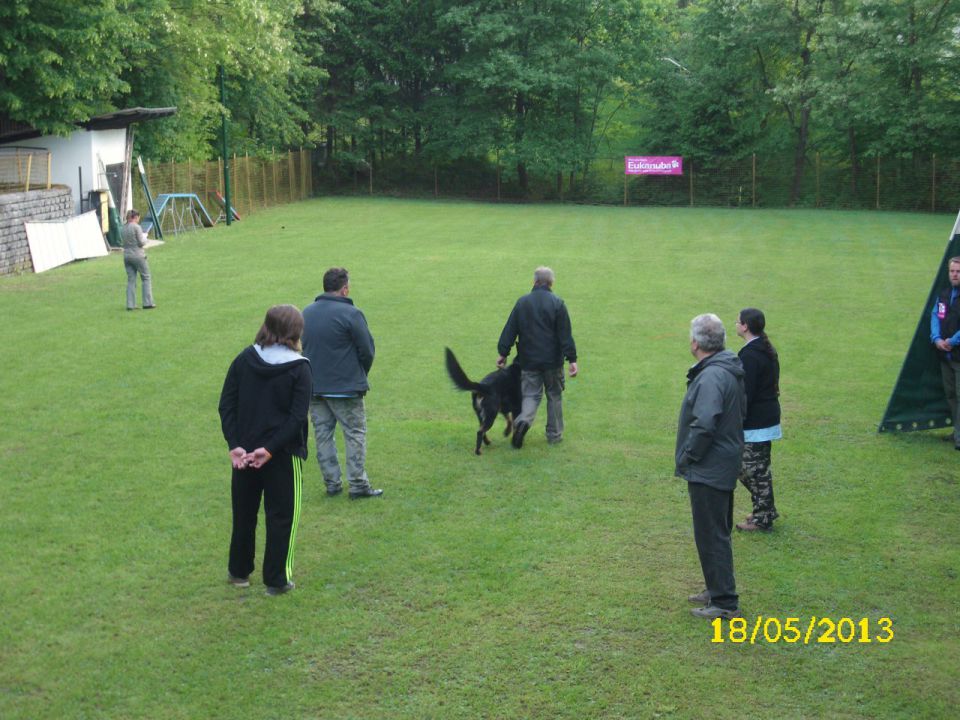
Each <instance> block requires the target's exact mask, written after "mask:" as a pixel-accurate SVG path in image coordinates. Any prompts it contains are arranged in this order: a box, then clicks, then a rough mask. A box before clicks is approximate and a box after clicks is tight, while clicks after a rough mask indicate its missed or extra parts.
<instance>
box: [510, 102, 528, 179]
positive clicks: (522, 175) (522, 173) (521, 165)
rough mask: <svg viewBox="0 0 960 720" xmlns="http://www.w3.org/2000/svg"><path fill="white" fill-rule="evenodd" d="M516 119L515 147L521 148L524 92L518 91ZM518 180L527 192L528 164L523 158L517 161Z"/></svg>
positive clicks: (525, 110) (514, 131)
mask: <svg viewBox="0 0 960 720" xmlns="http://www.w3.org/2000/svg"><path fill="white" fill-rule="evenodd" d="M513 109H514V120H515V122H516V125H515V126H514V129H513V139H514V141H515V149H516V150H519V149H520V145H521V143H522V142H523V131H524V127H523V124H524V116H525V115H526V112H527V107H526V102H525V101H524V98H523V93H517V97H516V100H515V102H514V106H513ZM517 182H518V183H519V184H520V192H521V193H522V194H523V195H526V194H527V165H526V163H525V162H523V161H522V160H518V161H517Z"/></svg>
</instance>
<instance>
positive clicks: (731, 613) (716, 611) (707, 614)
mask: <svg viewBox="0 0 960 720" xmlns="http://www.w3.org/2000/svg"><path fill="white" fill-rule="evenodd" d="M690 613H691V614H692V615H696V616H697V617H702V618H706V619H707V620H715V619H716V618H723V619H724V620H730V619H731V618H737V617H740V608H737V609H736V610H724V609H723V608H721V607H717V606H716V605H707V606H706V607H700V608H692V609H691V610H690Z"/></svg>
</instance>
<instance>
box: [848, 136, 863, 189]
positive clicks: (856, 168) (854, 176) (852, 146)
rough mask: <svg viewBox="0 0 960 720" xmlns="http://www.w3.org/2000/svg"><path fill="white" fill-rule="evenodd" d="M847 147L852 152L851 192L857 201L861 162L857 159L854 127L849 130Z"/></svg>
mask: <svg viewBox="0 0 960 720" xmlns="http://www.w3.org/2000/svg"><path fill="white" fill-rule="evenodd" d="M847 147H848V148H849V151H850V192H851V193H853V198H854V199H856V197H857V186H858V185H859V184H860V161H859V159H858V158H857V134H856V132H855V131H854V129H853V128H852V127H851V128H848V129H847Z"/></svg>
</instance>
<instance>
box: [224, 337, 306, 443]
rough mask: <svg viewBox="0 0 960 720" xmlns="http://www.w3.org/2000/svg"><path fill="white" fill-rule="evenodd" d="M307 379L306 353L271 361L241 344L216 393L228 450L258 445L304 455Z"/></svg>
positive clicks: (253, 349) (251, 347)
mask: <svg viewBox="0 0 960 720" xmlns="http://www.w3.org/2000/svg"><path fill="white" fill-rule="evenodd" d="M310 382H311V379H310V363H309V362H308V361H307V359H306V358H299V359H297V360H293V361H291V362H287V363H280V364H278V365H271V364H270V363H266V362H264V361H263V360H262V359H261V357H260V355H259V354H258V353H257V351H256V349H255V348H254V347H253V346H252V345H251V346H249V347H247V348H245V349H244V350H243V352H241V353H240V354H239V355H237V357H236V358H235V359H234V361H233V362H232V363H231V364H230V369H229V370H228V371H227V377H226V380H224V382H223V391H222V392H221V393H220V424H221V426H222V428H223V437H224V439H226V441H227V445H228V446H229V447H230V449H231V450H232V449H233V448H235V447H242V448H243V449H244V450H246V451H247V452H252V451H253V450H256V449H257V448H260V447H262V448H266V449H267V451H268V452H269V453H270V454H271V455H277V454H278V453H287V454H289V455H296V456H298V457H301V458H304V459H306V457H307V411H308V410H309V409H310Z"/></svg>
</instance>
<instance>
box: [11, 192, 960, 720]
mask: <svg viewBox="0 0 960 720" xmlns="http://www.w3.org/2000/svg"><path fill="white" fill-rule="evenodd" d="M952 224H953V218H952V217H949V216H929V215H900V214H886V213H883V214H881V213H841V212H805V211H724V210H686V209H670V210H649V209H641V208H629V209H624V208H610V207H571V206H550V207H547V206H532V207H531V206H507V205H482V204H470V203H454V202H450V203H432V202H406V201H391V200H358V199H337V200H317V201H311V202H305V203H300V204H297V205H291V206H287V207H285V208H281V209H277V210H272V211H265V212H263V213H261V214H258V215H255V216H252V217H251V218H249V219H244V220H243V221H242V222H240V223H237V224H235V225H234V226H233V227H232V228H229V229H228V228H217V229H213V230H205V231H202V232H197V233H192V234H188V235H183V236H180V237H176V238H172V239H170V240H169V241H168V242H167V243H166V245H165V246H163V247H161V248H157V249H155V250H153V251H151V253H150V263H151V266H152V270H153V273H154V277H155V284H154V292H155V296H156V301H157V303H158V305H159V309H158V310H156V311H153V312H143V311H139V312H133V313H128V312H125V310H124V284H125V276H124V271H123V267H122V259H121V258H120V257H119V256H111V257H109V258H104V259H99V260H93V261H87V262H83V263H77V264H73V265H70V266H67V267H63V268H59V269H56V270H53V271H50V272H48V273H44V274H42V275H38V276H33V275H25V276H21V277H13V278H5V279H0V314H2V317H3V318H4V321H3V326H4V336H5V337H4V342H3V345H2V349H0V360H2V362H0V366H2V375H0V423H2V429H3V431H2V433H0V498H2V500H0V503H2V504H0V507H2V521H0V558H2V563H0V608H2V617H0V718H3V719H4V720H13V719H15V718H16V719H19V718H24V719H26V718H30V719H33V718H110V719H113V718H149V719H151V720H154V719H167V718H183V719H188V718H191V719H192V718H277V719H280V718H344V719H347V718H403V719H411V720H412V719H419V718H438V719H447V718H465V719H466V718H470V719H472V718H550V719H552V718H570V719H581V718H652V717H665V718H697V717H711V718H742V717H763V716H766V717H777V718H937V717H943V718H947V717H955V716H956V713H957V706H958V704H960V691H958V687H957V667H958V665H960V641H958V633H960V604H958V601H957V598H958V597H960V582H958V577H957V572H958V565H960V562H958V561H960V552H958V545H960V543H958V540H960V533H958V523H957V517H958V512H960V500H958V494H960V493H958V490H960V488H958V483H957V480H958V471H957V468H958V459H960V458H958V457H957V456H958V453H956V452H954V451H953V449H952V447H951V446H950V445H949V444H948V443H943V442H940V441H939V439H938V435H939V434H940V433H942V431H939V433H930V432H927V433H912V434H907V435H901V436H891V435H882V436H880V435H877V434H876V432H875V430H876V426H877V424H878V423H879V421H880V418H881V416H882V414H883V410H884V408H885V406H886V403H887V400H888V397H889V393H890V390H891V388H892V387H893V383H894V381H895V379H896V375H897V372H898V370H899V368H900V363H901V361H902V358H903V356H904V353H905V351H906V349H907V345H908V344H909V341H910V338H911V337H912V334H913V331H914V329H915V327H916V323H917V319H918V317H919V315H920V312H921V310H922V307H921V306H922V304H923V303H924V301H925V299H926V295H927V292H928V290H929V287H930V282H931V280H932V278H933V275H934V273H935V272H936V269H937V267H938V263H939V261H940V258H941V255H942V252H943V247H944V243H945V242H946V240H947V237H948V234H949V232H950V228H951V227H952ZM539 264H549V265H551V266H552V267H553V268H554V270H555V271H556V273H557V285H556V291H557V293H558V294H559V295H560V296H561V297H563V298H564V299H565V300H566V302H567V305H568V307H569V309H570V313H571V318H572V321H573V330H574V335H575V337H576V340H577V344H578V347H579V351H580V367H581V375H580V377H578V378H576V379H575V380H573V381H570V382H568V385H567V393H566V395H565V401H564V406H565V417H566V422H567V433H566V437H565V441H564V443H563V444H562V445H559V446H557V447H548V446H547V444H546V442H545V439H544V437H543V430H542V428H543V425H542V423H543V409H541V413H540V418H538V423H537V424H536V425H535V426H534V428H533V429H532V430H531V432H530V434H529V435H528V436H527V442H526V445H525V447H524V449H523V450H522V451H515V450H513V449H512V448H510V446H509V443H507V442H505V441H504V440H503V438H502V437H500V435H499V432H498V431H499V430H500V429H501V428H502V424H501V423H500V422H499V421H498V424H497V425H496V426H495V427H494V436H493V437H494V444H493V445H492V446H491V447H490V448H489V449H487V450H486V451H485V454H484V455H483V456H482V457H479V458H478V457H475V456H474V455H473V454H472V447H473V438H474V432H475V420H474V418H473V414H472V412H471V410H470V408H469V401H468V398H467V397H465V396H464V395H462V394H459V393H456V392H455V391H454V390H453V389H452V387H451V384H450V382H449V380H448V379H447V377H446V375H445V372H444V370H443V348H444V346H446V345H449V346H450V347H451V348H453V349H454V351H455V352H456V353H457V355H458V356H459V358H460V360H461V362H462V364H463V366H464V368H465V369H466V370H467V372H468V374H470V375H471V376H472V377H480V376H481V375H483V374H485V373H486V372H489V370H490V369H492V367H493V362H494V360H495V358H496V341H497V338H498V336H499V333H500V329H501V327H502V324H503V322H504V320H505V319H506V316H507V314H508V313H509V310H510V308H511V307H512V304H513V302H514V301H515V299H516V298H517V297H518V296H519V295H520V294H522V293H524V292H526V291H527V290H528V289H529V286H530V280H531V276H532V271H533V269H534V267H536V266H537V265H539ZM332 265H343V266H346V267H347V268H349V269H350V270H351V280H352V293H351V297H353V298H354V300H355V301H356V303H357V305H358V306H359V307H360V308H361V309H362V310H363V311H364V312H365V314H366V316H367V319H368V321H369V324H370V327H371V330H372V332H373V334H374V337H375V338H376V341H377V352H378V354H377V359H376V362H375V364H374V367H373V371H372V373H371V385H372V391H371V393H370V395H369V396H368V399H367V411H368V421H369V434H368V471H369V474H370V477H371V479H372V481H373V483H374V485H375V486H376V487H383V488H384V489H385V491H386V494H385V496H384V497H383V499H382V500H376V501H365V502H363V503H351V502H348V500H347V499H346V497H345V495H341V496H339V497H338V498H334V499H328V498H327V497H325V495H324V493H323V484H322V481H321V480H320V477H319V472H318V471H317V468H316V464H315V460H314V458H313V456H312V455H313V453H312V449H311V457H310V459H309V460H308V463H307V465H306V466H305V467H306V471H305V478H306V481H305V484H304V485H305V493H304V494H305V500H304V509H303V515H302V520H301V526H300V532H299V536H298V543H297V567H296V573H295V579H296V581H297V589H296V591H295V592H293V593H291V594H290V595H288V596H284V597H281V598H269V597H266V596H265V595H264V594H263V592H262V589H261V588H259V587H258V586H256V585H255V586H254V587H253V588H251V589H249V590H236V589H234V588H231V587H228V586H227V585H226V583H225V582H224V579H225V573H226V554H227V544H228V540H229V525H230V506H229V460H228V458H227V448H226V446H225V443H224V441H223V439H222V437H221V435H220V428H219V419H218V417H217V399H218V396H219V392H220V387H221V384H222V382H223V377H224V374H225V372H226V369H227V366H228V364H229V363H230V361H231V360H232V359H233V357H234V356H235V355H236V353H237V352H239V350H240V349H241V348H242V347H243V346H244V345H246V344H249V343H250V342H251V341H252V339H253V336H254V334H255V332H256V330H257V328H258V327H259V323H260V321H261V320H262V317H263V313H264V311H265V310H266V308H267V307H268V306H270V305H272V304H275V303H280V302H290V303H294V304H296V305H298V306H299V307H303V306H305V305H306V304H307V303H309V302H310V301H311V300H312V298H313V297H314V296H315V295H316V294H318V293H319V292H321V290H322V288H321V275H322V273H323V271H324V270H325V269H326V268H327V267H330V266H332ZM750 305H753V306H757V307H760V308H762V309H763V310H764V311H765V312H766V314H767V321H768V331H769V333H770V336H771V338H772V340H773V342H774V343H775V344H776V346H777V348H778V350H779V352H780V356H781V362H782V366H783V376H782V381H781V388H782V401H783V408H784V431H785V439H784V440H783V441H781V442H779V443H776V444H775V446H774V454H773V472H774V482H775V488H776V497H777V505H778V507H779V510H780V513H781V518H780V520H779V521H778V524H777V526H776V530H775V532H774V533H773V534H771V535H767V536H763V537H754V536H743V535H738V536H737V537H735V538H734V557H735V563H736V571H737V581H738V590H739V591H740V595H741V603H742V608H743V612H744V614H745V616H746V617H747V618H748V621H749V622H750V623H751V625H752V624H753V623H754V621H755V620H756V618H757V616H763V617H765V618H766V617H771V618H777V619H780V620H781V621H785V620H786V618H788V617H798V618H800V623H801V624H803V626H804V628H806V623H807V622H808V621H809V619H810V618H811V617H812V616H816V617H828V618H832V619H834V620H839V619H840V618H845V617H846V618H851V619H853V620H855V621H858V620H860V619H861V618H867V619H868V622H869V624H870V627H871V629H872V630H876V623H877V621H878V620H879V619H880V618H882V617H889V618H891V620H892V623H893V631H894V638H893V640H892V641H891V642H888V643H885V644H884V643H879V642H876V641H874V642H871V643H869V644H861V643H857V642H854V643H849V644H847V643H840V642H837V643H832V644H829V643H816V642H812V641H811V642H810V643H809V644H804V643H803V642H802V641H801V642H798V643H796V644H787V643H785V642H782V641H781V642H777V643H769V642H764V641H761V640H762V633H761V638H758V641H757V642H755V644H752V645H751V644H749V643H742V644H740V643H732V642H729V641H728V642H725V643H723V644H715V643H712V642H711V638H712V637H713V630H712V628H711V626H710V625H709V624H708V623H706V622H704V621H701V620H698V619H696V618H693V617H691V616H690V614H689V612H688V606H687V604H686V602H685V598H686V595H687V594H688V593H691V592H696V591H698V590H700V589H701V587H702V579H701V577H700V570H699V565H698V562H697V558H696V552H695V549H694V545H693V538H692V532H691V528H690V511H689V506H688V501H687V496H686V489H685V486H684V483H682V482H681V481H679V480H677V479H674V478H673V477H672V475H673V442H674V436H675V430H676V417H677V411H678V409H679V405H680V400H681V398H682V396H683V392H684V381H685V373H686V370H687V368H688V367H689V365H690V364H691V363H692V358H691V357H690V355H689V351H688V328H689V321H690V318H691V317H693V316H694V315H696V314H698V313H701V312H708V311H712V312H716V313H717V314H719V315H720V316H721V318H723V320H724V321H725V322H726V323H727V327H728V331H729V332H730V335H731V341H730V346H731V348H732V349H734V350H737V349H739V347H740V342H739V339H738V338H736V336H735V335H733V333H732V321H733V320H734V319H735V316H736V313H737V311H738V310H739V309H740V308H742V307H745V306H750ZM736 502H737V508H736V511H737V516H738V517H742V516H743V515H745V514H746V513H747V512H748V511H749V497H748V496H747V495H746V493H745V491H744V490H743V489H742V488H739V489H738V491H737V493H736ZM261 539H262V538H261ZM258 562H259V558H258ZM254 577H257V575H256V574H255V576H254ZM818 634H819V631H818V633H817V634H814V635H813V637H812V640H814V639H816V637H817V635H818ZM879 634H880V633H879V632H871V635H874V636H876V635H879Z"/></svg>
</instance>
